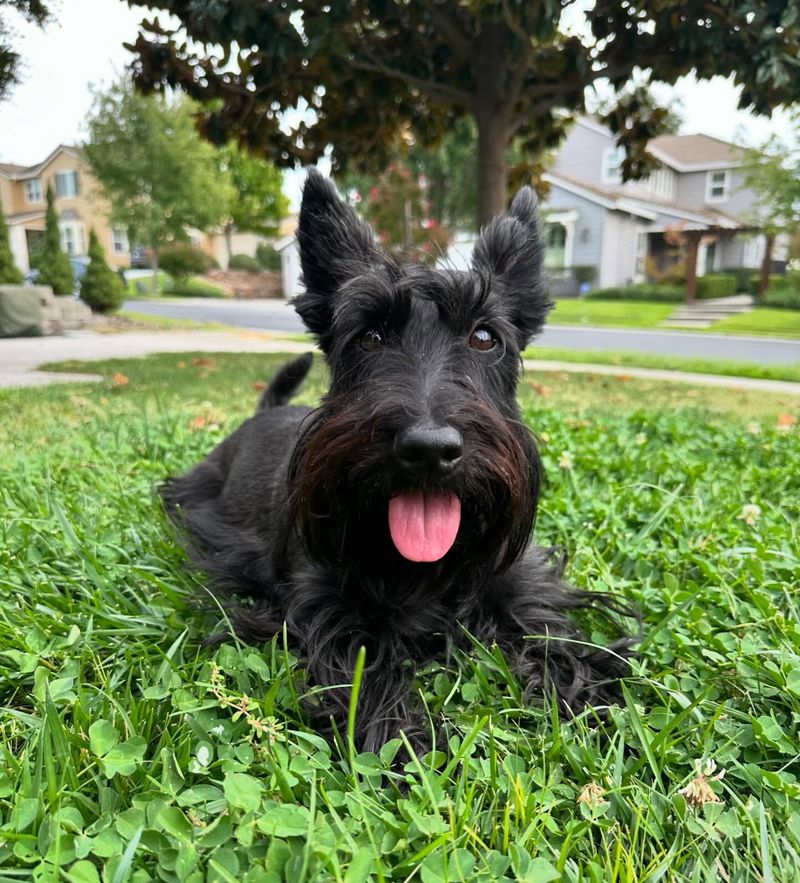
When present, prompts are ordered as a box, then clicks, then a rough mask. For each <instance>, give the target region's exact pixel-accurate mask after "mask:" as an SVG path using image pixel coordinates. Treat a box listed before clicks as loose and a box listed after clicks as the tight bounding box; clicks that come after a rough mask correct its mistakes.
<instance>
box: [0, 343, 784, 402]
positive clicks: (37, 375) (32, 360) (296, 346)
mask: <svg viewBox="0 0 800 883" xmlns="http://www.w3.org/2000/svg"><path fill="white" fill-rule="evenodd" d="M313 348H314V347H313V344H311V343H303V342H299V341H292V340H282V339H281V338H280V337H278V336H276V335H274V334H265V333H263V332H257V331H143V332H124V333H121V334H97V333H96V332H91V331H86V332H75V333H73V334H67V335H64V336H63V337H27V338H15V339H13V340H0V388H2V387H5V388H15V387H23V386H44V385H46V384H48V383H66V382H86V381H96V380H100V376H99V375H97V374H65V373H60V372H58V373H57V372H43V371H37V370H36V369H37V368H38V366H39V365H43V364H46V363H48V362H63V361H67V360H70V359H81V360H85V361H93V360H102V359H125V358H135V357H141V356H146V355H149V354H151V353H185V352H218V353H236V352H241V353H245V352H251V353H304V352H307V351H308V350H310V349H313ZM524 364H525V368H526V370H529V371H565V372H570V373H576V374H610V375H613V376H616V377H619V376H621V375H622V376H625V377H641V378H647V379H650V380H658V381H669V382H672V383H692V384H695V385H697V386H716V387H726V388H728V389H750V390H759V391H761V392H771V393H781V394H783V395H787V394H788V395H798V396H800V383H790V382H788V381H784V380H759V379H755V378H749V377H729V376H726V375H722V374H695V373H691V372H688V371H664V370H660V369H657V368H629V367H624V368H623V367H620V366H617V365H594V364H590V363H582V362H551V361H546V360H538V359H537V360H526V361H525V363H524Z"/></svg>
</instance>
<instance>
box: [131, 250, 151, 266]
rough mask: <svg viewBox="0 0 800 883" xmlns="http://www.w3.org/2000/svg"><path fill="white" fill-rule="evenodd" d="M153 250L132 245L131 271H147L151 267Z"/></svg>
mask: <svg viewBox="0 0 800 883" xmlns="http://www.w3.org/2000/svg"><path fill="white" fill-rule="evenodd" d="M152 261H153V249H152V248H149V247H148V246H146V245H134V246H133V247H132V248H131V269H133V270H147V269H149V268H150V266H151V265H152Z"/></svg>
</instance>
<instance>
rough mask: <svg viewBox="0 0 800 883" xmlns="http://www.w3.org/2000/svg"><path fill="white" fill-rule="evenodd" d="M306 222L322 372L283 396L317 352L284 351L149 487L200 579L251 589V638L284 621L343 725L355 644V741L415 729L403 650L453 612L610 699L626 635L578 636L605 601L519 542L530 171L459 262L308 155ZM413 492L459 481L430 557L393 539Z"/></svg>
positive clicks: (322, 706) (526, 469) (460, 623)
mask: <svg viewBox="0 0 800 883" xmlns="http://www.w3.org/2000/svg"><path fill="white" fill-rule="evenodd" d="M299 243H300V249H301V258H302V265H303V275H304V281H305V286H306V290H305V292H304V293H303V294H301V295H300V296H299V297H298V298H297V300H296V306H297V310H298V312H299V314H300V315H301V317H302V318H303V321H304V322H305V324H306V326H307V327H308V328H309V330H310V331H312V332H313V333H314V334H315V335H316V336H317V339H318V340H319V343H320V346H321V348H322V350H323V351H324V353H325V357H326V359H327V362H328V365H329V367H330V372H331V384H330V390H329V392H328V393H327V395H326V396H325V397H324V399H323V401H322V404H321V406H320V407H319V408H317V409H315V410H311V409H308V408H302V407H296V406H292V405H289V404H288V401H289V399H290V398H291V396H292V394H293V393H294V392H295V390H296V388H297V387H298V386H299V384H300V383H301V382H302V380H303V378H304V377H305V375H306V373H307V372H308V370H309V368H310V366H311V356H310V355H305V356H301V357H300V358H298V359H296V360H294V361H293V362H291V363H289V364H288V365H286V366H285V367H284V368H282V369H281V370H280V371H279V372H278V374H277V376H276V377H275V379H274V380H273V381H272V383H271V384H270V386H269V388H268V389H267V391H266V393H265V394H264V396H263V398H262V401H261V404H260V406H259V410H258V411H257V413H256V414H255V416H254V417H252V418H250V419H249V420H247V421H246V422H245V423H244V425H243V426H242V427H241V428H240V429H238V430H237V431H236V432H235V433H234V434H233V435H232V436H230V437H229V438H228V439H226V440H225V441H224V442H223V443H222V444H221V445H219V447H217V448H216V449H215V450H214V451H212V452H211V454H210V455H209V456H208V457H207V458H206V459H205V460H204V461H203V462H202V463H200V465H199V466H197V467H196V468H195V469H193V470H192V471H191V472H189V473H188V474H187V475H185V476H183V477H181V478H177V479H173V480H171V481H169V482H168V483H167V484H166V485H165V488H164V491H163V496H164V499H165V502H166V504H167V506H168V510H169V511H170V513H171V514H172V515H173V516H174V517H175V519H176V520H177V521H178V523H179V524H181V525H183V526H184V527H185V529H186V530H187V531H188V535H189V538H190V544H191V548H192V551H193V554H194V559H195V563H196V564H197V565H198V566H199V567H201V568H202V569H203V570H204V571H206V573H208V574H209V576H210V577H211V578H212V580H213V584H214V586H215V587H216V588H217V589H220V590H223V591H232V592H234V593H248V594H250V595H252V596H253V598H254V599H255V601H254V603H253V606H252V607H245V608H242V607H239V608H237V609H236V610H235V611H234V626H235V628H236V631H237V633H238V634H239V635H240V636H241V637H242V638H244V639H246V640H249V641H264V640H267V639H269V638H271V637H272V636H273V635H275V634H276V633H279V632H280V631H281V630H282V628H283V624H284V622H285V623H286V626H287V629H288V635H289V638H290V640H291V641H292V642H293V644H294V645H296V647H297V648H299V649H300V651H301V653H302V654H303V656H304V658H305V661H306V665H307V669H308V673H309V676H310V678H311V679H312V680H313V682H314V683H315V684H317V685H319V686H321V687H323V688H328V689H325V690H323V691H321V696H322V699H321V701H320V703H319V704H318V706H317V707H316V708H315V709H314V713H315V715H317V716H318V718H319V719H320V720H321V721H322V722H323V723H327V722H329V721H330V719H331V718H332V719H333V722H334V723H335V725H336V726H339V727H343V726H344V724H345V722H346V719H347V709H348V704H349V688H348V687H347V685H348V684H349V683H350V682H351V681H352V676H353V670H354V665H355V661H356V658H357V655H358V651H359V648H360V647H361V646H362V645H363V646H364V647H365V648H366V660H367V661H366V670H365V677H364V679H363V682H362V686H361V692H360V696H359V703H358V724H357V731H356V732H357V741H358V743H359V746H360V747H361V748H362V749H364V750H372V751H375V750H378V749H379V748H380V746H381V745H382V744H383V743H384V742H385V741H386V740H387V739H389V738H391V737H393V736H395V735H397V734H398V731H399V730H400V729H403V730H405V731H406V733H407V735H409V737H410V738H411V740H412V741H413V742H415V743H416V744H418V745H424V744H426V742H427V738H426V734H425V733H424V728H423V727H422V726H421V722H420V715H419V714H418V711H417V710H416V707H415V703H414V701H413V699H412V696H411V691H410V680H411V677H412V675H413V673H414V669H415V666H418V665H419V664H421V663H424V662H426V661H428V660H431V659H432V658H436V657H439V656H443V655H445V654H447V653H448V650H449V649H450V648H452V647H454V646H468V637H467V633H468V634H470V635H472V636H474V637H475V638H477V639H478V640H479V641H481V642H483V643H485V644H493V643H495V642H496V643H497V645H498V646H499V647H500V648H501V649H502V650H503V651H504V652H505V654H506V655H507V657H508V659H509V661H510V663H511V665H512V669H513V671H514V672H515V674H516V675H517V677H518V678H519V679H520V680H521V681H522V683H523V684H524V688H525V695H526V697H527V698H534V697H536V696H541V694H542V692H543V691H544V692H545V693H548V694H549V693H551V692H555V694H556V696H557V698H558V701H559V703H560V704H561V707H562V710H571V711H576V710H579V709H581V708H582V707H583V706H584V705H586V704H589V703H591V704H593V705H604V704H606V703H608V702H609V701H613V699H614V697H615V695H616V681H617V679H618V678H619V676H620V675H621V673H622V671H623V669H624V657H625V655H626V652H627V646H628V644H627V642H626V641H625V640H621V641H619V642H617V643H616V644H615V645H614V646H613V647H612V648H611V649H610V650H604V649H597V648H593V647H589V646H587V645H586V643H585V639H584V638H583V636H582V634H581V632H580V631H579V630H578V628H577V627H576V626H575V625H574V624H573V621H572V619H571V614H572V612H573V611H574V610H575V609H577V608H580V607H588V606H595V607H600V608H603V609H604V605H607V601H605V600H603V599H602V597H600V596H597V595H590V594H588V593H586V592H580V591H577V590H576V589H573V588H571V587H569V586H568V585H566V584H565V583H564V582H563V581H562V570H563V561H562V560H561V559H560V557H559V556H557V555H556V554H554V553H553V551H552V550H546V549H541V548H535V547H529V540H530V535H531V530H532V527H533V522H534V517H535V514H536V505H537V498H538V493H539V487H540V463H539V458H538V456H537V452H536V447H535V445H534V441H533V438H532V437H531V434H530V433H529V432H528V430H527V429H526V428H525V426H524V424H523V423H522V420H521V416H520V412H519V408H518V405H517V401H516V386H517V380H518V374H519V367H520V352H521V350H522V348H523V347H524V346H525V345H526V343H527V342H528V340H529V339H530V338H531V336H532V335H533V334H535V333H536V332H538V331H539V330H540V329H541V327H542V324H543V323H544V320H545V317H546V315H547V312H548V310H549V309H550V307H551V305H552V304H551V301H550V299H549V297H548V295H547V293H546V291H545V290H544V287H543V283H542V246H541V243H540V239H539V235H538V232H537V227H536V220H535V198H534V196H533V193H532V191H530V190H529V189H527V188H526V189H524V190H522V191H521V192H520V193H519V194H518V196H517V197H516V199H515V200H514V202H513V204H512V206H511V209H510V212H509V214H508V215H506V216H503V217H501V218H498V219H496V220H494V221H493V222H492V223H491V224H489V225H488V226H487V227H486V228H485V229H484V231H483V233H482V236H481V239H480V241H479V242H478V245H477V247H476V249H475V253H474V258H473V266H472V270H471V271H470V272H456V271H453V270H435V269H425V268H422V267H402V266H399V265H397V264H396V263H395V262H394V261H393V260H392V259H391V258H390V257H389V256H388V255H387V254H385V253H383V252H382V251H380V250H379V249H378V248H377V247H376V246H375V243H374V237H373V235H372V232H371V231H370V229H369V228H368V227H367V226H366V225H365V224H363V223H362V222H361V221H359V220H358V219H357V217H356V216H355V214H354V213H353V212H352V211H351V209H350V208H349V207H348V206H346V205H345V204H344V203H343V202H342V201H341V200H340V198H339V197H338V194H337V193H336V191H335V189H334V188H333V185H332V184H331V183H330V182H329V181H328V180H327V179H325V178H323V177H322V176H321V175H319V174H317V173H315V172H312V173H311V174H310V175H309V178H308V181H307V183H306V186H305V190H304V193H303V204H302V210H301V216H300V227H299ZM410 493H417V494H420V493H425V494H428V495H434V496H435V495H439V498H444V499H447V500H453V499H454V497H455V498H458V501H460V507H461V520H460V523H459V524H458V532H457V535H456V538H455V541H454V543H453V545H452V547H451V548H450V549H449V551H447V552H446V554H444V555H443V556H441V557H439V558H438V560H429V561H422V562H420V561H412V560H409V559H408V558H407V557H404V555H403V554H401V553H400V552H399V551H398V548H397V546H396V544H395V543H394V542H393V539H392V537H393V534H392V533H391V531H390V529H389V521H388V517H387V511H388V507H389V501H390V499H392V498H393V497H397V496H398V495H403V494H410ZM442 495H444V496H443V497H442ZM426 499H428V497H426ZM237 610H238V612H236V611H237ZM531 635H533V636H538V637H536V638H534V639H527V638H526V636H531ZM343 685H344V686H343Z"/></svg>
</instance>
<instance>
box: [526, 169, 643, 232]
mask: <svg viewBox="0 0 800 883" xmlns="http://www.w3.org/2000/svg"><path fill="white" fill-rule="evenodd" d="M542 180H543V181H546V182H547V183H548V184H552V185H553V186H554V187H560V188H561V189H562V190H566V191H567V192H568V193H572V194H574V195H575V196H580V197H581V198H582V199H586V200H588V201H589V202H593V203H595V205H600V206H602V207H603V208H607V209H611V211H622V212H628V214H632V215H636V216H637V217H639V218H644V219H645V220H646V221H653V220H655V217H656V216H655V215H654V214H653V213H652V212H650V211H648V210H647V209H644V208H639V207H638V206H636V205H634V204H633V203H631V202H630V201H629V200H627V199H619V198H616V197H605V196H601V195H600V194H598V193H595V192H594V191H592V190H587V189H585V188H583V187H581V186H580V184H573V183H572V181H565V180H564V179H563V178H559V177H558V175H551V174H544V175H542Z"/></svg>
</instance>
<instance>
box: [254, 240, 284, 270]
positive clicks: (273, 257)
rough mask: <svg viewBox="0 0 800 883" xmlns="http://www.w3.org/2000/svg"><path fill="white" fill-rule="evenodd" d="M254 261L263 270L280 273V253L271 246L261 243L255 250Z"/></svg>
mask: <svg viewBox="0 0 800 883" xmlns="http://www.w3.org/2000/svg"><path fill="white" fill-rule="evenodd" d="M256 260H257V261H258V263H259V264H260V265H261V266H262V267H263V268H264V269H265V270H272V271H273V272H280V269H281V253H280V252H279V251H278V250H277V249H276V248H275V247H274V246H272V245H267V244H266V243H262V244H261V245H259V246H258V248H257V249H256Z"/></svg>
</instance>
